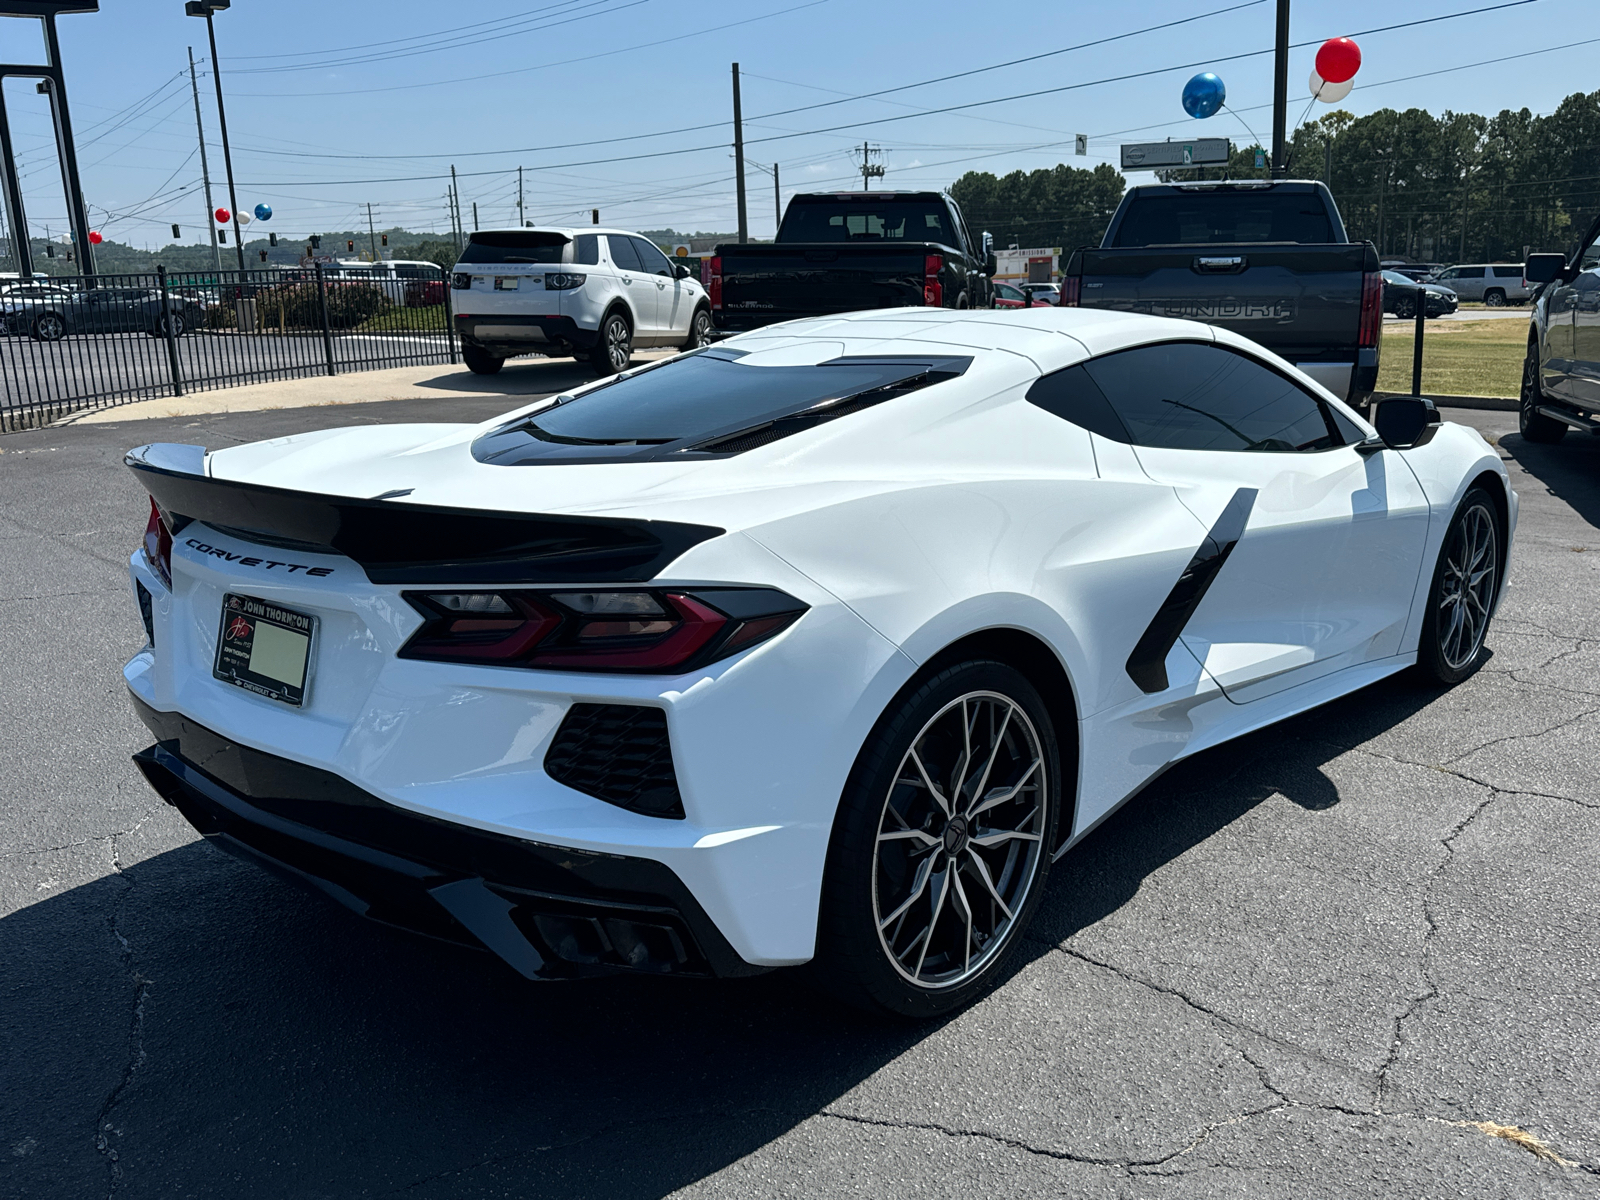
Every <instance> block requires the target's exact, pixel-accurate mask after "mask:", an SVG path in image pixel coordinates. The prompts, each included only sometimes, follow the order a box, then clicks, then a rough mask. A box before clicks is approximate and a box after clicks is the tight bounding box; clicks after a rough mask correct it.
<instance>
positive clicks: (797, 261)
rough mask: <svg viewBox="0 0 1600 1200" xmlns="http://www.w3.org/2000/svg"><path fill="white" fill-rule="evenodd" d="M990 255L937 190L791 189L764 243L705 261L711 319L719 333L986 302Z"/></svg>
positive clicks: (739, 245)
mask: <svg viewBox="0 0 1600 1200" xmlns="http://www.w3.org/2000/svg"><path fill="white" fill-rule="evenodd" d="M994 271H995V263H994V255H993V253H992V251H991V247H990V239H989V235H988V234H984V235H983V240H982V241H979V240H977V239H975V238H974V237H973V236H972V233H971V232H970V231H969V230H968V229H967V223H966V221H965V220H964V219H963V218H962V216H961V209H960V207H959V206H958V205H957V204H956V202H955V201H954V200H952V199H950V198H949V197H948V196H942V195H940V194H939V193H938V192H822V193H816V194H806V193H801V194H799V195H796V196H794V197H793V198H792V199H790V201H789V206H788V208H786V209H785V210H784V214H783V223H782V224H781V225H779V226H778V233H777V236H776V237H775V238H774V239H773V240H772V241H771V242H735V243H729V244H727V245H721V246H718V247H717V249H716V253H715V254H714V255H713V256H712V257H711V258H710V259H709V260H707V264H706V273H705V279H706V290H707V291H708V292H709V293H710V298H711V319H712V321H713V322H714V323H715V325H716V327H717V328H718V329H719V330H721V331H723V332H725V333H742V332H743V331H745V330H747V329H758V328H760V327H761V326H763V325H771V324H773V323H774V322H776V321H789V320H793V319H794V318H796V317H815V316H821V315H824V314H827V313H839V312H854V311H856V310H857V309H863V308H902V307H905V306H907V305H917V306H927V307H931V308H988V307H990V306H991V302H992V300H993V289H992V287H991V282H990V281H991V280H992V279H993V277H994Z"/></svg>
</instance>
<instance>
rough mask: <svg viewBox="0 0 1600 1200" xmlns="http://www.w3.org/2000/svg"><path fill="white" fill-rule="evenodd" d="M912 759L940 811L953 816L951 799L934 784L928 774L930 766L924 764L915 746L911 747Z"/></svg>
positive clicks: (947, 815)
mask: <svg viewBox="0 0 1600 1200" xmlns="http://www.w3.org/2000/svg"><path fill="white" fill-rule="evenodd" d="M911 761H912V762H914V763H916V765H917V774H918V775H921V776H922V784H923V786H924V787H926V788H927V789H928V794H929V795H930V796H932V797H933V802H934V803H935V804H937V805H938V806H939V811H940V812H942V813H944V815H945V816H946V817H950V816H952V815H953V814H952V813H951V811H950V801H948V800H946V799H945V798H944V793H943V792H941V791H940V790H939V789H938V787H937V786H935V785H934V782H933V779H932V777H931V776H930V775H929V774H928V768H927V767H925V766H923V765H922V756H921V755H920V754H918V753H917V748H916V747H915V746H913V747H912V748H911Z"/></svg>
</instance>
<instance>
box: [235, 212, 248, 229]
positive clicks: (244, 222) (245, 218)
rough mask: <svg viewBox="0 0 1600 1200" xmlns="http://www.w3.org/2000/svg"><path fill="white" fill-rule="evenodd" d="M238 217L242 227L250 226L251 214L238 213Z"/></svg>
mask: <svg viewBox="0 0 1600 1200" xmlns="http://www.w3.org/2000/svg"><path fill="white" fill-rule="evenodd" d="M236 216H237V219H238V222H239V224H240V226H241V227H242V226H245V225H248V224H250V214H249V213H238V214H236Z"/></svg>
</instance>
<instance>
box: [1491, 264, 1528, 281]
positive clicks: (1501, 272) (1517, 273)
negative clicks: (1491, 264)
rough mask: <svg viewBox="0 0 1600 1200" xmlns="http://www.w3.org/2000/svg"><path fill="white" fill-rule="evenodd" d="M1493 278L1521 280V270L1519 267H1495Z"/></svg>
mask: <svg viewBox="0 0 1600 1200" xmlns="http://www.w3.org/2000/svg"><path fill="white" fill-rule="evenodd" d="M1494 277H1495V278H1496V279H1521V278H1522V268H1521V267H1520V266H1510V267H1496V268H1494Z"/></svg>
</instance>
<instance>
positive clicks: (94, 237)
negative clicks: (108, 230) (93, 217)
mask: <svg viewBox="0 0 1600 1200" xmlns="http://www.w3.org/2000/svg"><path fill="white" fill-rule="evenodd" d="M103 241H105V238H103V237H101V236H100V234H99V233H97V232H96V231H95V230H93V229H91V230H89V244H90V245H91V246H98V245H99V244H100V243H101V242H103Z"/></svg>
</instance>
